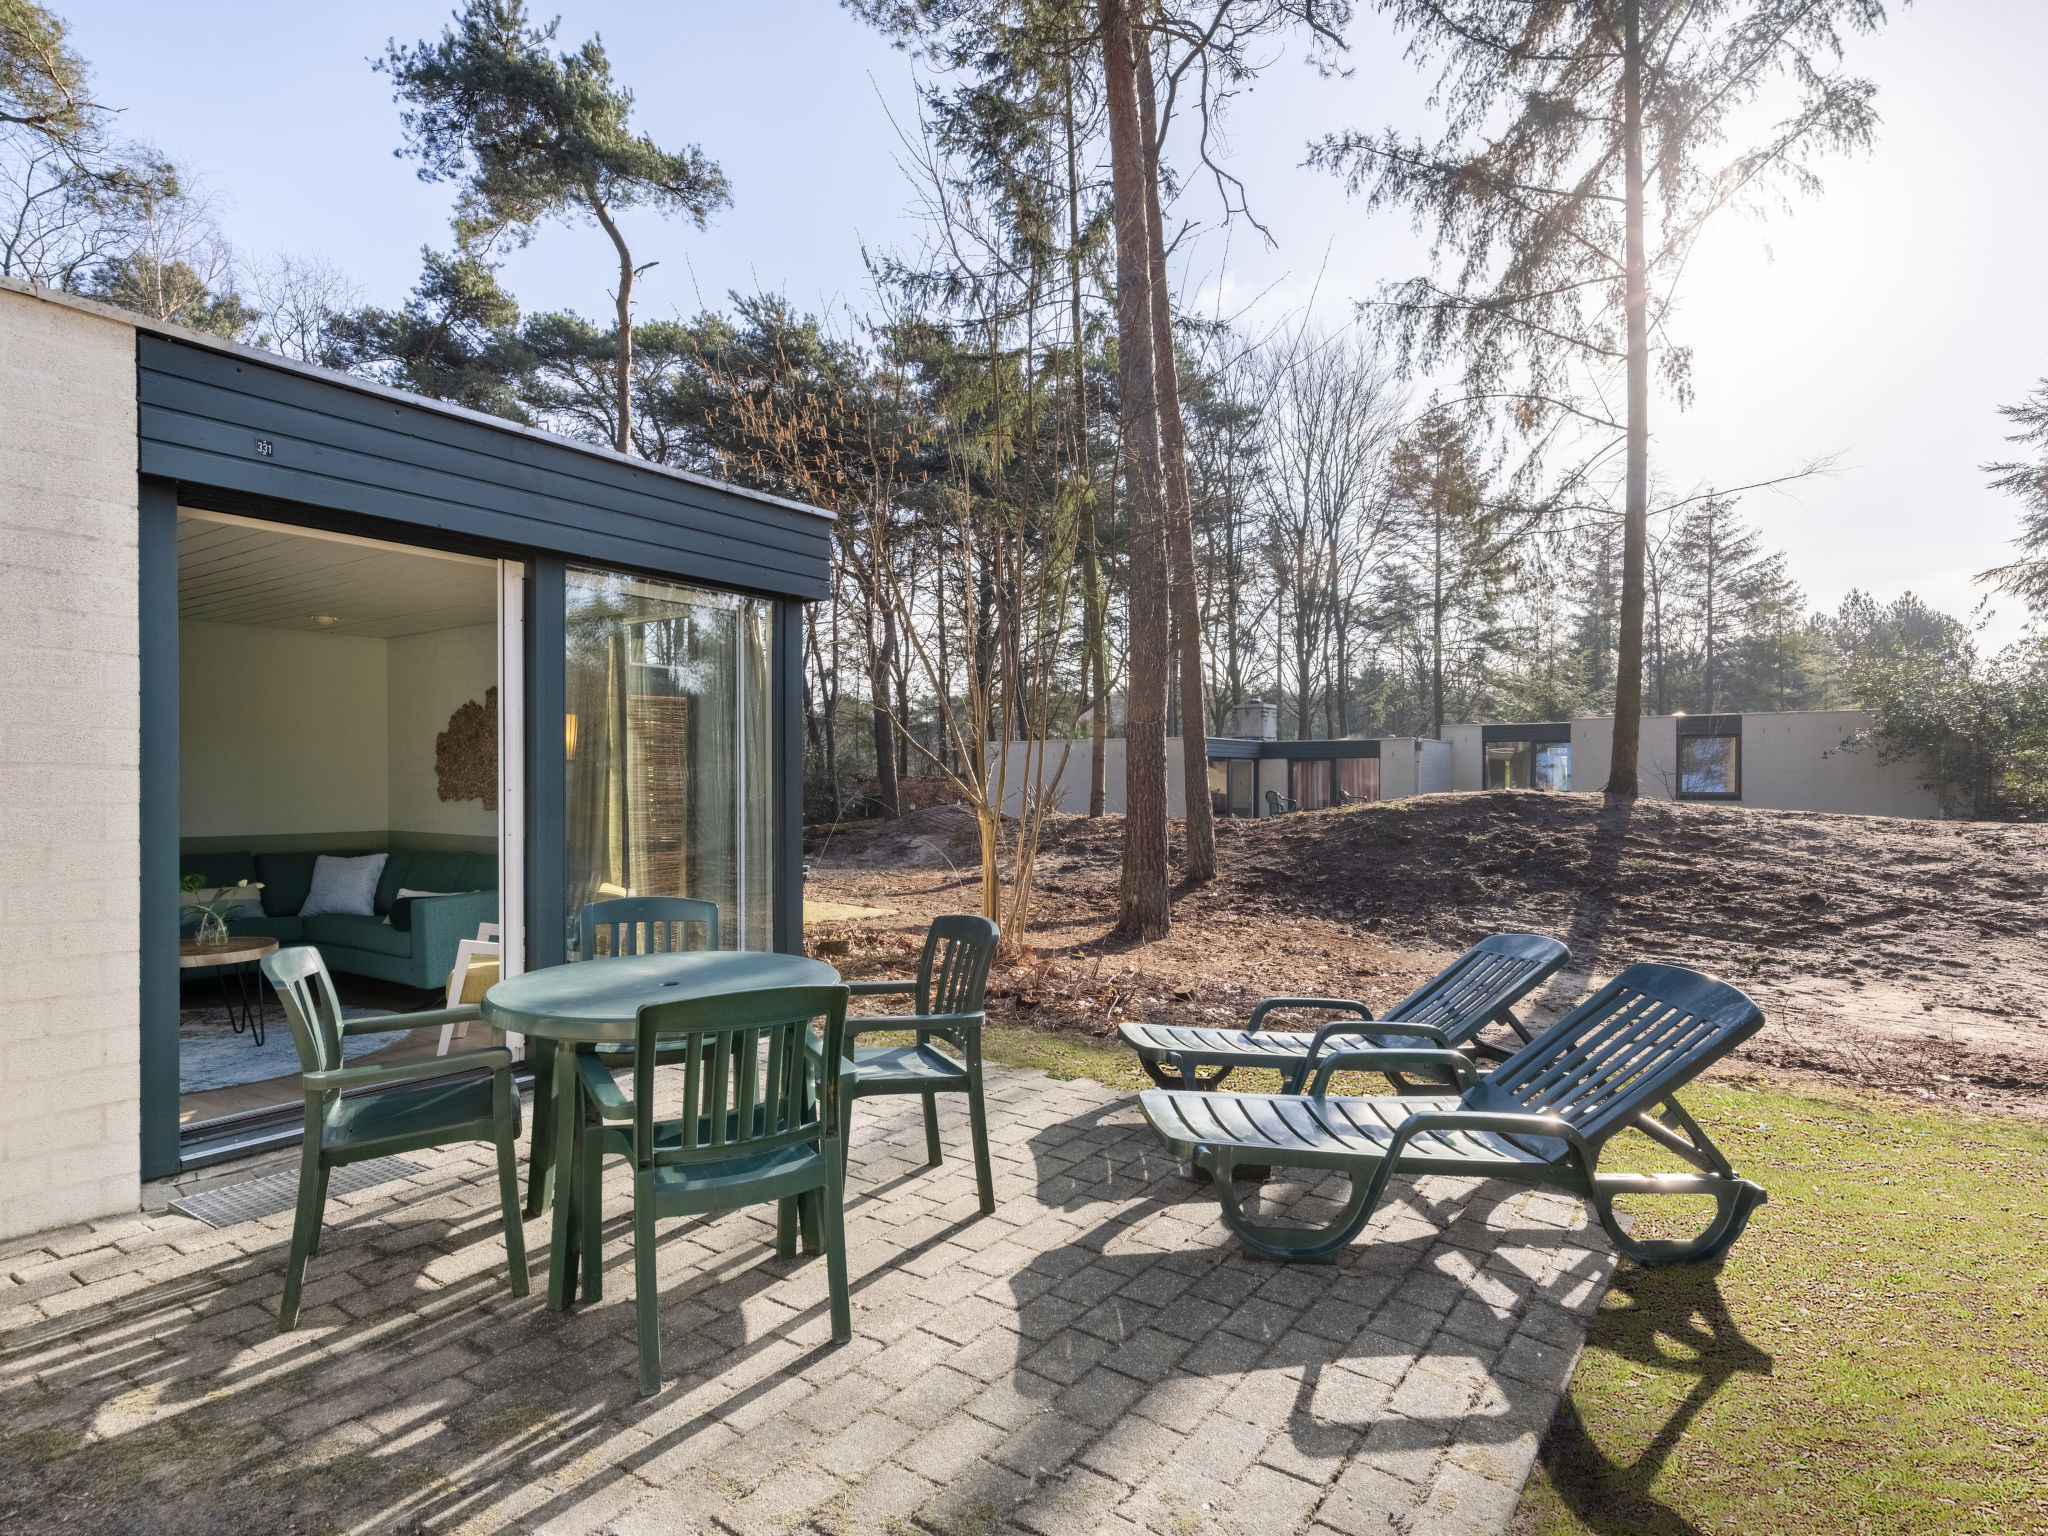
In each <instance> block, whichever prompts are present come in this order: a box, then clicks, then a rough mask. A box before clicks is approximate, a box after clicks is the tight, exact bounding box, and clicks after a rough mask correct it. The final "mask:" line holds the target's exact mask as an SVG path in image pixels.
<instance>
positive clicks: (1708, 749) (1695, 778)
mask: <svg viewBox="0 0 2048 1536" xmlns="http://www.w3.org/2000/svg"><path fill="white" fill-rule="evenodd" d="M1741 770H1742V738H1741V737H1740V736H1733V735H1730V736H1681V737H1679V738H1678V792H1679V793H1680V794H1681V795H1701V796H1711V797H1713V798H1714V799H1718V800H1733V799H1736V798H1738V797H1739V796H1740V794H1741V793H1742V773H1741Z"/></svg>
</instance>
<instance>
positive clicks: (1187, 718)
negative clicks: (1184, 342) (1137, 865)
mask: <svg viewBox="0 0 2048 1536" xmlns="http://www.w3.org/2000/svg"><path fill="white" fill-rule="evenodd" d="M1134 42H1136V43H1137V44H1140V45H1142V44H1144V42H1145V39H1144V37H1143V35H1142V34H1140V35H1139V36H1138V37H1137V38H1136V39H1134ZM1135 52H1136V64H1137V73H1138V108H1139V112H1140V124H1139V125H1140V127H1141V128H1142V129H1143V130H1144V136H1145V238H1146V244H1147V246H1148V247H1149V252H1148V254H1149V256H1150V258H1151V268H1152V333H1153V336H1154V338H1155V339H1154V343H1153V358H1152V371H1153V374H1154V376H1155V378H1156V380H1157V387H1158V391H1159V448H1160V458H1161V460H1162V466H1161V467H1162V468H1163V469H1164V470H1165V472H1166V550H1167V559H1168V562H1169V564H1170V565H1171V567H1172V582H1173V620H1174V627H1175V629H1176V630H1177V631H1178V633H1177V634H1176V635H1175V637H1174V641H1175V647H1176V649H1175V657H1176V659H1177V661H1178V662H1179V670H1180V695H1179V702H1180V737H1181V768H1182V773H1181V778H1182V785H1183V788H1184V790H1185V795H1184V798H1185V799H1186V801H1187V871H1186V873H1187V878H1188V880H1189V881H1190V882H1191V883H1194V884H1200V883H1202V882H1203V881H1207V880H1213V879H1215V878H1216V814H1215V810H1214V808H1213V807H1212V806H1211V805H1210V804H1209V734H1208V720H1209V710H1208V704H1207V702H1206V700H1205V699H1204V698H1203V692H1204V687H1203V685H1204V682H1205V679H1204V677H1203V673H1202V607H1201V599H1200V595H1199V594H1198V593H1197V592H1196V590H1195V512H1194V503H1193V500H1192V498H1191V497H1190V496H1189V494H1188V450H1187V432H1186V430H1185V427H1184V426H1183V423H1182V421H1181V414H1180V372H1179V368H1178V365H1177V363H1176V361H1175V358H1174V348H1173V297H1172V293H1171V291H1170V290H1169V289H1168V288H1167V286H1166V220H1165V216H1164V215H1163V214H1162V213H1161V211H1160V207H1159V127H1160V124H1159V116H1158V109H1157V107H1156V105H1155V104H1154V102H1153V99H1152V56H1151V52H1150V50H1149V48H1148V47H1144V46H1139V47H1137V48H1136V49H1135Z"/></svg>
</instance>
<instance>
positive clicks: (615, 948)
mask: <svg viewBox="0 0 2048 1536" xmlns="http://www.w3.org/2000/svg"><path fill="white" fill-rule="evenodd" d="M700 928H701V929H702V931H703V937H704V942H703V943H702V944H700V945H694V946H693V945H692V944H691V943H690V936H691V934H692V933H693V932H694V931H696V930H698V929H700ZM600 938H601V939H603V940H604V950H603V952H602V953H600V952H599V949H598V940H599V939H600ZM576 939H577V944H576V953H577V955H578V956H579V957H580V960H579V963H582V964H587V963H589V962H590V961H593V960H613V959H618V958H621V957H623V956H626V955H659V954H675V953H678V952H680V951H683V950H687V949H691V948H697V949H716V948H718V903H717V902H715V901H705V900H702V899H701V898H699V897H696V896H620V897H616V898H614V899H613V900H610V901H592V902H587V903H585V904H584V906H583V909H582V910H581V911H580V912H578V913H577V914H576ZM595 1049H596V1051H597V1054H598V1055H600V1056H603V1057H605V1058H607V1059H608V1060H609V1061H611V1063H612V1064H613V1065H614V1066H622V1065H624V1064H625V1062H626V1060H627V1059H628V1058H629V1057H631V1056H632V1054H633V1047H632V1044H631V1043H630V1042H628V1041H609V1040H608V1041H605V1042H603V1043H602V1044H600V1045H598V1046H596V1047H595ZM543 1059H545V1060H547V1061H549V1062H550V1063H552V1054H551V1053H550V1054H549V1055H548V1056H547V1057H545V1058H543ZM676 1059H678V1058H677V1057H676V1056H675V1054H674V1053H673V1052H667V1053H664V1055H663V1056H662V1058H661V1060H662V1062H669V1061H674V1060H676ZM552 1072H553V1067H552V1065H551V1064H550V1065H549V1066H546V1067H542V1066H539V1065H538V1064H537V1065H536V1068H535V1074H534V1089H535V1093H534V1100H533V1102H534V1103H535V1104H546V1103H548V1102H550V1099H551V1088H552ZM554 1164H555V1117H554V1116H553V1115H548V1114H541V1113H538V1112H536V1113H535V1115H534V1126H533V1145H532V1146H531V1147H529V1148H528V1149H527V1169H526V1189H527V1196H526V1214H527V1215H529V1216H538V1215H539V1214H540V1210H541V1205H542V1203H543V1192H544V1191H545V1190H546V1189H547V1176H548V1170H549V1169H550V1168H552V1167H553V1166H554Z"/></svg>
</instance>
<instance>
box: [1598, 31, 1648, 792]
mask: <svg viewBox="0 0 2048 1536" xmlns="http://www.w3.org/2000/svg"><path fill="white" fill-rule="evenodd" d="M1640 6H1641V0H1622V7H1621V9H1622V73H1621V78H1622V128H1621V132H1622V176H1623V183H1624V185H1623V212H1622V217H1623V222H1624V225H1625V227H1626V234H1625V237H1624V239H1625V252H1624V254H1625V257H1626V260H1627V291H1626V295H1625V297H1626V302H1627V309H1628V494H1627V501H1626V505H1625V506H1624V508H1623V521H1622V544H1621V622H1620V634H1619V635H1618V636H1617V639H1616V645H1615V675H1614V756H1613V759H1612V761H1611V762H1610V764H1609V767H1608V770H1607V793H1608V794H1609V795H1611V796H1613V797H1615V798H1616V799H1634V798H1635V796H1636V794H1637V792H1638V790H1639V788H1640V782H1639V778H1638V765H1637V761H1636V758H1637V749H1638V746H1639V745H1640V741H1641V737H1642V729H1643V566H1644V563H1645V556H1646V555H1647V554H1648V551H1649V542H1650V517H1649V512H1650V338H1649V327H1648V321H1649V288H1648V283H1647V281H1646V268H1645V265H1644V259H1643V27H1642V16H1641V11H1640Z"/></svg>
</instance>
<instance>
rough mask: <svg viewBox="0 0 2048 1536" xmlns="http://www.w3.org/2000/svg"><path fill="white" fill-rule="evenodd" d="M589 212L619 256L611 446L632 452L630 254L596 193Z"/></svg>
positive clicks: (631, 294) (631, 275)
mask: <svg viewBox="0 0 2048 1536" xmlns="http://www.w3.org/2000/svg"><path fill="white" fill-rule="evenodd" d="M589 197H590V207H591V210H592V211H593V212H594V213H595V214H596V215H597V222H598V223H600V224H602V225H603V226H604V232H605V233H606V234H608V235H610V236H611V237H612V247H613V249H615V250H616V251H617V252H618V253H619V295H618V298H619V302H618V327H619V329H618V342H617V344H616V346H615V348H614V350H613V355H612V387H613V388H614V389H616V390H617V391H618V392H619V424H618V428H617V430H616V433H615V435H614V437H613V439H612V446H613V447H614V448H616V449H618V450H619V452H621V453H631V452H632V451H633V253H632V252H631V251H628V250H627V249H626V237H625V236H624V235H622V234H620V233H619V226H618V225H617V224H615V223H613V222H612V216H611V213H610V211H609V210H608V209H607V208H606V207H605V205H604V203H603V202H602V201H601V200H600V199H599V198H598V196H597V194H596V193H594V192H593V193H591V194H589Z"/></svg>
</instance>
